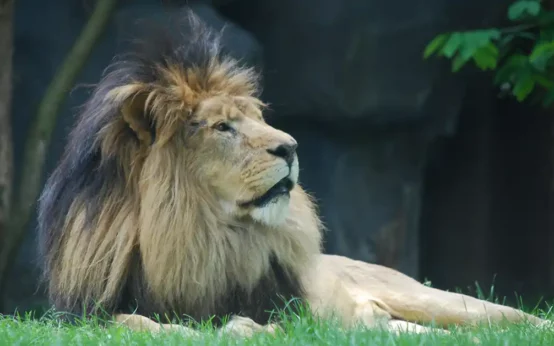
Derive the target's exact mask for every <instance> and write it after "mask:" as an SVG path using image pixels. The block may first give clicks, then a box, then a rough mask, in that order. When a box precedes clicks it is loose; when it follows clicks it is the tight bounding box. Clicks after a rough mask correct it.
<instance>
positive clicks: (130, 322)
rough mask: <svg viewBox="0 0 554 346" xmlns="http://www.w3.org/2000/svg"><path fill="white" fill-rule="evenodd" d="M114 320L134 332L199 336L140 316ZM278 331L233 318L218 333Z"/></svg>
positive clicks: (238, 334)
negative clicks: (167, 331) (168, 331)
mask: <svg viewBox="0 0 554 346" xmlns="http://www.w3.org/2000/svg"><path fill="white" fill-rule="evenodd" d="M114 320H115V321H116V322H117V323H120V324H122V325H125V326H126V327H128V328H129V329H131V330H134V331H149V332H160V331H164V330H171V331H176V332H180V333H183V334H185V335H187V336H198V335H200V333H199V332H198V331H196V330H194V329H192V328H189V327H185V326H182V325H180V324H170V323H157V322H154V321H152V320H151V319H149V318H147V317H145V316H141V315H128V314H118V315H115V316H114ZM278 329H280V327H279V326H278V325H276V324H266V325H260V324H258V323H256V322H254V321H253V320H252V319H250V318H247V317H241V316H233V317H232V318H231V320H229V322H227V323H226V324H225V325H224V326H223V327H221V328H220V329H219V330H218V332H219V333H225V334H227V333H229V334H232V335H235V336H239V337H250V336H252V335H254V334H255V333H258V332H267V333H271V334H274V333H275V331H277V330H278Z"/></svg>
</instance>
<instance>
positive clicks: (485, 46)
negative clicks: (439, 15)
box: [423, 0, 554, 106]
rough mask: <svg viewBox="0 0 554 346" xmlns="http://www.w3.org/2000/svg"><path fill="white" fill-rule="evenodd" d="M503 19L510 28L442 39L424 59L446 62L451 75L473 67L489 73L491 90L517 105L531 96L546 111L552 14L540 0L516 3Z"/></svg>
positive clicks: (550, 95) (553, 99)
mask: <svg viewBox="0 0 554 346" xmlns="http://www.w3.org/2000/svg"><path fill="white" fill-rule="evenodd" d="M507 18H508V19H509V20H510V21H512V22H514V23H515V25H514V26H512V27H508V28H489V29H481V30H473V31H464V32H451V33H442V34H440V35H438V36H436V37H435V38H434V39H433V40H431V41H430V42H429V43H428V44H427V46H426V47H425V50H424V51H423V57H424V58H425V59H428V58H429V57H431V56H438V57H444V58H447V59H450V60H451V66H452V72H458V71H460V70H461V69H462V68H463V67H464V66H465V65H466V64H467V63H468V62H473V63H474V64H475V66H477V67H478V68H479V69H481V70H483V71H487V70H491V71H494V72H495V76H494V84H495V85H497V86H499V87H501V88H502V89H503V90H506V91H509V92H510V93H511V95H512V96H514V97H515V98H516V99H517V100H518V101H520V102H521V101H524V100H525V99H527V98H528V97H529V96H530V95H531V94H533V93H534V94H536V95H537V96H538V97H539V98H541V99H542V104H543V106H549V105H551V104H552V103H554V11H549V10H546V9H545V8H544V7H543V6H542V3H541V0H518V1H516V2H514V3H513V4H512V5H511V6H510V7H509V9H508V13H507Z"/></svg>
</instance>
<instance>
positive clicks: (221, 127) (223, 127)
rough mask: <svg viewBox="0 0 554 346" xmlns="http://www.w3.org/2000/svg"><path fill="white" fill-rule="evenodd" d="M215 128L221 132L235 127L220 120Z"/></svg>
mask: <svg viewBox="0 0 554 346" xmlns="http://www.w3.org/2000/svg"><path fill="white" fill-rule="evenodd" d="M215 129H216V130H218V131H221V132H227V131H231V130H232V129H233V128H232V127H231V126H229V124H227V123H225V122H220V123H217V124H216V125H215Z"/></svg>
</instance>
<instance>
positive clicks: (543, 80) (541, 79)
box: [533, 73, 554, 89]
mask: <svg viewBox="0 0 554 346" xmlns="http://www.w3.org/2000/svg"><path fill="white" fill-rule="evenodd" d="M533 78H534V79H535V83H537V84H539V85H540V86H542V87H544V88H546V89H550V88H551V87H553V86H554V80H552V79H550V78H548V76H545V75H543V74H540V73H535V74H534V75H533Z"/></svg>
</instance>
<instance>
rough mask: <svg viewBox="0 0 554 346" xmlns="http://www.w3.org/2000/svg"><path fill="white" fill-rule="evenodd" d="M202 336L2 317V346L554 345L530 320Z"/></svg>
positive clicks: (299, 323)
mask: <svg viewBox="0 0 554 346" xmlns="http://www.w3.org/2000/svg"><path fill="white" fill-rule="evenodd" d="M200 330H202V331H203V333H202V335H201V336H200V337H198V338H188V337H185V336H184V335H182V334H179V333H178V332H169V331H166V332H161V333H149V332H133V331H130V330H129V329H127V328H125V327H119V326H115V325H108V326H104V327H102V326H100V324H98V323H97V322H94V321H92V322H88V323H77V324H76V325H69V324H65V323H62V322H58V321H57V320H55V319H52V318H49V317H46V318H40V319H33V318H30V317H29V316H26V317H19V318H17V317H8V316H6V317H0V345H136V346H138V345H291V344H293V345H333V346H335V345H409V346H412V345H414V346H415V345H448V346H455V345H475V342H474V340H475V337H477V338H478V339H479V340H480V341H481V345H502V346H507V345H514V346H516V345H545V346H546V345H548V346H552V345H554V329H552V330H551V329H545V328H543V329H539V328H537V327H533V326H530V325H527V324H525V323H524V324H519V325H516V324H514V325H509V326H507V327H505V328H504V329H500V328H499V327H493V326H482V327H479V328H473V329H472V328H467V327H466V328H454V329H451V334H450V335H447V334H442V333H428V334H410V333H402V334H400V335H395V334H393V333H390V332H387V331H384V330H380V329H374V330H369V329H367V328H361V327H360V328H356V329H353V330H347V331H343V330H340V328H338V327H337V324H336V323H333V322H331V321H317V320H314V319H313V318H310V317H308V318H300V317H298V316H295V317H294V318H289V320H288V321H287V322H285V324H284V332H278V333H277V335H275V336H272V335H268V334H257V335H255V336H253V337H252V338H250V339H240V338H234V337H232V336H230V335H226V336H219V335H218V334H217V332H216V331H215V329H214V328H212V327H211V326H209V325H204V326H201V327H200Z"/></svg>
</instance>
